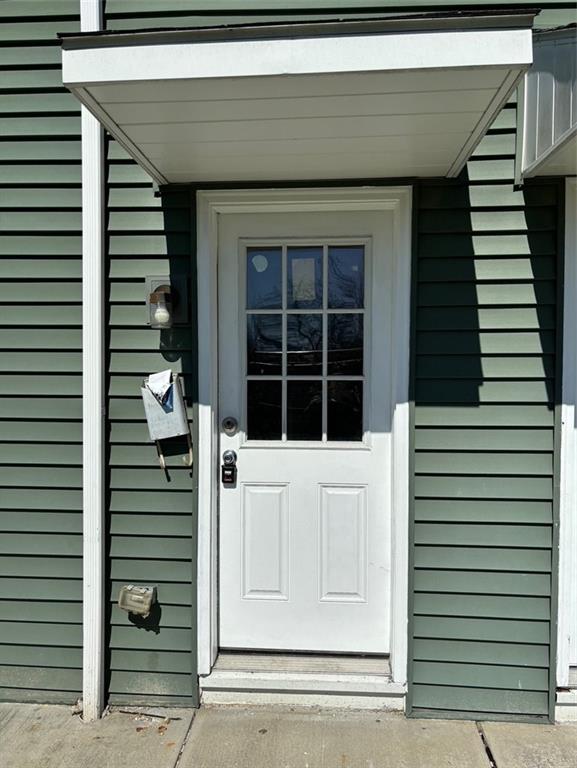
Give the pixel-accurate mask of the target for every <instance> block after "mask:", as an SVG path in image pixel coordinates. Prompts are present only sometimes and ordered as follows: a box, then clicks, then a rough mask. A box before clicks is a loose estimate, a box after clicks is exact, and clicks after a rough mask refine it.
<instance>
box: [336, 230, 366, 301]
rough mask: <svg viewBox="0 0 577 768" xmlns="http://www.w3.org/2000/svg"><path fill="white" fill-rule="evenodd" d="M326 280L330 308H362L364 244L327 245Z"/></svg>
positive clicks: (363, 298)
mask: <svg viewBox="0 0 577 768" xmlns="http://www.w3.org/2000/svg"><path fill="white" fill-rule="evenodd" d="M328 281H329V289H328V294H329V295H328V305H329V308H330V309H349V308H350V309H362V308H363V306H364V300H365V296H364V285H365V249H364V246H362V245H331V246H329V264H328Z"/></svg>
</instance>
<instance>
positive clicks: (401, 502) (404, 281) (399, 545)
mask: <svg viewBox="0 0 577 768" xmlns="http://www.w3.org/2000/svg"><path fill="white" fill-rule="evenodd" d="M411 200H412V190H411V188H410V187H363V188H352V187H351V188H338V187H332V188H326V189H319V188H310V189H284V190H282V189H273V190H270V189H266V190H226V191H199V192H197V232H198V234H197V285H198V371H199V375H198V377H199V382H198V403H199V405H198V446H199V450H198V454H197V477H198V582H197V601H198V603H197V605H198V614H197V615H198V625H197V639H198V672H199V674H200V675H208V674H210V671H211V668H212V666H213V664H214V662H215V660H216V657H217V654H218V620H217V619H218V584H217V557H218V551H217V541H218V528H217V500H218V472H217V469H218V465H219V463H218V436H219V433H218V422H217V415H218V370H217V361H218V354H217V352H218V348H217V344H218V338H217V327H218V323H217V319H218V318H217V315H218V296H217V255H218V217H219V216H220V215H225V214H238V213H264V212H272V213H286V212H302V211H307V212H313V211H389V212H391V211H392V213H393V221H394V233H393V238H394V288H393V295H394V296H395V297H396V298H397V301H396V303H395V307H394V320H393V323H394V328H393V338H394V339H395V341H396V355H395V360H394V366H395V367H394V370H393V387H392V395H391V397H392V402H391V406H392V409H391V412H392V413H393V419H392V467H393V469H392V477H393V484H392V488H391V506H392V509H393V517H392V536H391V549H392V552H391V554H392V572H391V601H392V605H391V672H392V680H393V682H395V683H399V684H401V685H404V684H405V683H406V680H407V618H408V613H407V612H408V549H409V542H408V533H409V522H408V521H409V349H410V306H411V300H410V293H411V289H410V287H411Z"/></svg>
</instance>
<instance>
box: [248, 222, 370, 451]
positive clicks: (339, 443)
mask: <svg viewBox="0 0 577 768" xmlns="http://www.w3.org/2000/svg"><path fill="white" fill-rule="evenodd" d="M347 245H349V246H362V247H363V253H364V259H363V268H364V282H363V307H359V308H338V307H329V306H328V249H329V248H330V247H333V246H337V247H338V246H347ZM371 246H372V238H371V237H369V236H360V237H303V238H299V237H285V238H242V239H240V240H239V248H238V254H239V260H240V268H239V283H240V285H239V303H238V309H239V313H238V330H239V332H238V343H239V349H240V362H241V371H242V376H241V378H242V386H241V392H240V397H241V407H240V413H241V414H242V419H241V423H240V425H239V436H240V443H241V445H242V446H243V447H244V448H323V449H327V448H333V449H339V448H346V449H347V450H349V449H351V448H353V449H356V450H359V449H361V450H362V449H365V450H367V449H368V448H369V447H370V432H369V424H370V414H369V412H368V411H369V403H370V402H371V400H370V350H371V330H372V329H371V323H370V318H371V293H372V291H371V285H372V282H371V273H372V248H371ZM291 247H297V248H298V247H322V249H323V252H322V289H323V300H322V307H320V308H318V309H308V308H289V307H287V276H288V270H287V253H288V249H289V248H291ZM249 248H280V249H281V291H282V297H281V307H280V308H274V309H248V308H247V306H246V304H247V255H248V249H249ZM278 314H280V315H281V317H282V326H281V327H282V348H281V349H282V373H281V374H280V375H256V374H248V373H247V317H248V315H278ZM303 314H307V315H319V316H321V317H322V334H323V345H322V373H321V374H320V375H303V376H299V375H293V374H291V375H288V372H287V351H288V350H287V317H288V316H289V315H303ZM343 314H351V315H359V314H360V315H361V316H362V317H363V375H362V376H359V375H357V376H355V375H348V374H344V375H329V374H328V317H329V316H330V315H343ZM248 381H280V382H281V386H282V395H281V412H282V424H281V438H280V439H275V440H249V439H248V437H247V423H248V409H247V403H248V397H247V382H248ZM289 381H320V382H321V383H322V390H321V391H322V439H321V440H289V439H288V436H287V412H288V407H287V406H288V402H287V383H288V382H289ZM330 381H340V382H347V381H361V382H363V414H362V438H361V440H354V441H348V440H329V439H328V436H327V425H328V397H327V394H328V382H330Z"/></svg>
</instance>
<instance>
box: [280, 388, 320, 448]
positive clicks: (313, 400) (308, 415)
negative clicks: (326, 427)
mask: <svg viewBox="0 0 577 768" xmlns="http://www.w3.org/2000/svg"><path fill="white" fill-rule="evenodd" d="M322 402H323V396H322V382H320V381H294V380H293V381H289V382H288V383H287V438H288V439H289V440H321V439H322V435H323V415H322V414H323V406H322Z"/></svg>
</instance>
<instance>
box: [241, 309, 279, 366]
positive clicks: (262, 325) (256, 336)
mask: <svg viewBox="0 0 577 768" xmlns="http://www.w3.org/2000/svg"><path fill="white" fill-rule="evenodd" d="M246 364H247V373H248V374H249V376H280V375H281V373H282V315H276V314H275V315H269V314H266V315H248V316H247V318H246Z"/></svg>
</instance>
